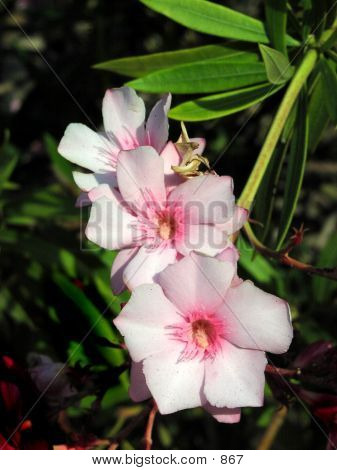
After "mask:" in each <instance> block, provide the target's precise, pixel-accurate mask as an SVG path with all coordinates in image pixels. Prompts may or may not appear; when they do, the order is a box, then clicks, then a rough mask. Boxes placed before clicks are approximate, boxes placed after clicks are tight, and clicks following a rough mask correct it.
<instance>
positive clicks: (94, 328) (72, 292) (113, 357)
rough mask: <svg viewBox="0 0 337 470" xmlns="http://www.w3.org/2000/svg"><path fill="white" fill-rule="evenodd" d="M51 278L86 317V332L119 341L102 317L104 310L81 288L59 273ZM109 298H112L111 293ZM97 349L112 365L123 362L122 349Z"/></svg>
mask: <svg viewBox="0 0 337 470" xmlns="http://www.w3.org/2000/svg"><path fill="white" fill-rule="evenodd" d="M53 279H54V282H55V284H56V285H57V286H58V287H59V288H60V289H61V291H62V292H63V293H64V294H65V295H66V296H67V297H69V298H70V299H71V300H72V301H73V302H74V304H75V305H76V306H77V307H78V308H79V310H80V311H81V312H82V313H83V315H84V317H85V318H86V319H87V322H88V324H89V327H90V329H89V331H88V333H89V332H92V333H94V334H96V335H97V336H102V337H103V338H106V339H108V340H109V341H111V342H112V343H116V342H119V338H118V335H117V334H116V333H115V332H114V330H113V328H112V327H111V324H110V322H109V321H108V320H107V319H106V318H105V317H104V311H103V312H100V311H99V310H98V309H97V308H96V307H95V305H94V304H93V303H92V302H91V300H89V299H88V297H87V296H86V295H85V293H84V292H83V291H82V290H81V289H79V288H78V287H76V286H75V285H74V284H72V283H71V282H70V281H68V279H67V278H66V277H65V276H63V275H62V274H60V273H54V274H53ZM111 300H112V301H113V300H114V296H113V295H112V294H111ZM99 350H100V352H101V354H102V356H103V357H104V358H105V360H106V361H107V362H108V363H109V364H111V365H112V366H118V365H121V364H122V363H123V360H124V356H123V353H122V351H120V350H118V349H111V348H105V347H99Z"/></svg>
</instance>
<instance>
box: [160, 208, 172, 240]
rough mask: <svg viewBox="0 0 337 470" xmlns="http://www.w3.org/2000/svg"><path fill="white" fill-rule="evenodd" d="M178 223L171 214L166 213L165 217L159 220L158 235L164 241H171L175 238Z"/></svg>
mask: <svg viewBox="0 0 337 470" xmlns="http://www.w3.org/2000/svg"><path fill="white" fill-rule="evenodd" d="M176 228H177V223H176V220H175V218H174V216H172V214H170V213H164V214H163V216H161V217H159V219H158V233H159V236H160V238H162V239H163V240H169V239H171V238H174V235H175V233H176Z"/></svg>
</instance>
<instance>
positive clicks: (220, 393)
mask: <svg viewBox="0 0 337 470" xmlns="http://www.w3.org/2000/svg"><path fill="white" fill-rule="evenodd" d="M266 364H267V360H266V355H265V353H264V352H262V351H252V350H249V349H241V348H237V347H236V346H233V345H232V344H231V343H228V342H227V341H225V342H224V343H223V347H222V350H221V351H220V352H219V353H218V354H217V356H216V357H215V359H208V360H207V363H206V364H205V385H204V393H205V396H206V398H207V400H208V401H209V403H210V404H211V405H213V406H216V407H218V408H222V407H224V406H226V407H229V408H236V407H242V406H262V404H263V390H264V383H265V378H264V369H265V367H266Z"/></svg>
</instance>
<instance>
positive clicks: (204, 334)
mask: <svg viewBox="0 0 337 470" xmlns="http://www.w3.org/2000/svg"><path fill="white" fill-rule="evenodd" d="M215 339H216V331H215V328H214V326H213V324H212V323H211V322H210V321H209V320H203V319H201V320H196V321H194V322H193V323H192V340H193V341H194V342H195V343H196V345H197V346H199V347H200V348H204V349H207V348H208V347H209V346H210V345H212V344H213V343H214V341H215Z"/></svg>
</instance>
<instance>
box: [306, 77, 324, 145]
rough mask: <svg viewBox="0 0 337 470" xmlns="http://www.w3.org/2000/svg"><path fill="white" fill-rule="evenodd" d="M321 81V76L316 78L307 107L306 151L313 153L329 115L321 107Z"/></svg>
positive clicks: (322, 99)
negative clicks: (307, 132)
mask: <svg viewBox="0 0 337 470" xmlns="http://www.w3.org/2000/svg"><path fill="white" fill-rule="evenodd" d="M323 87H324V85H323V81H322V79H321V75H319V76H318V80H317V82H316V84H315V85H314V89H313V91H312V94H311V96H310V100H309V105H308V116H309V136H308V139H309V141H308V149H309V151H310V152H314V151H315V150H316V147H317V145H318V143H319V141H320V138H321V135H322V133H323V131H324V129H325V128H326V126H327V124H328V122H329V114H328V111H327V108H326V106H322V103H323V101H324V98H323V95H324V90H323Z"/></svg>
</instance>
